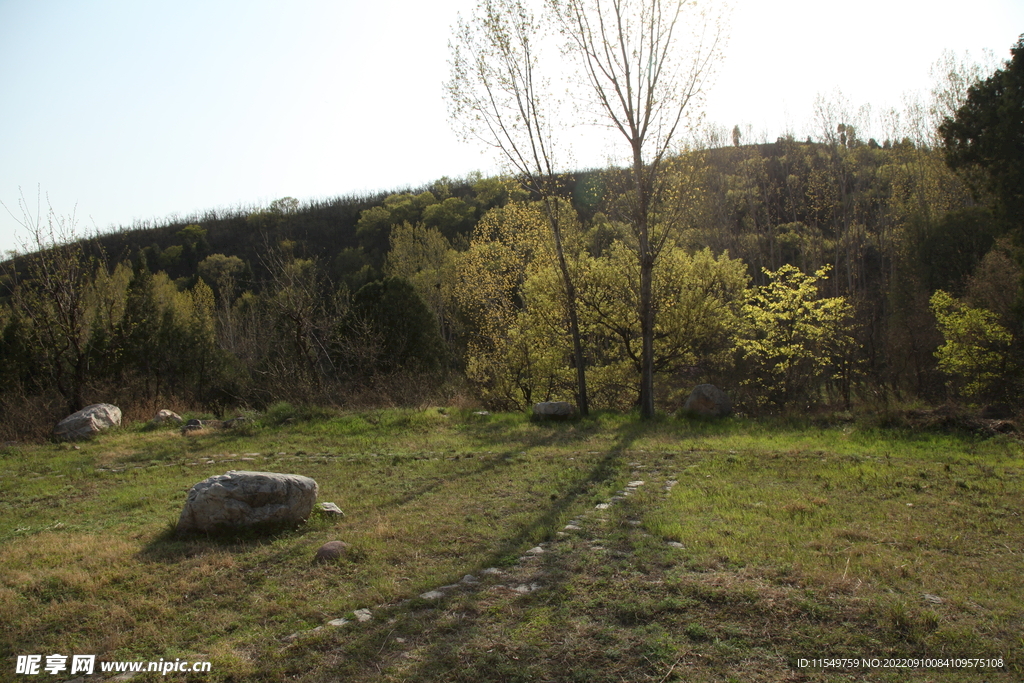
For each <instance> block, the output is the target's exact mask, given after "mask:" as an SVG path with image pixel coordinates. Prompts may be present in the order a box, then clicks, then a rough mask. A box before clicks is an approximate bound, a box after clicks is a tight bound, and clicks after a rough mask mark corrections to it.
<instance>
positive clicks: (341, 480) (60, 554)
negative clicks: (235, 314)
mask: <svg viewBox="0 0 1024 683" xmlns="http://www.w3.org/2000/svg"><path fill="white" fill-rule="evenodd" d="M275 410H276V412H274V413H273V414H272V415H269V416H268V419H267V420H266V422H265V424H262V425H261V424H258V423H257V424H254V425H252V426H251V427H249V428H247V429H243V430H240V431H237V432H228V431H219V430H218V431H211V432H210V433H208V434H203V435H201V436H199V437H197V438H184V437H182V436H181V435H180V434H179V433H178V432H177V431H175V430H170V429H168V430H141V429H134V428H132V427H130V426H129V427H128V428H126V429H123V430H121V431H120V432H119V433H114V434H110V435H108V436H105V437H103V438H101V439H100V440H97V441H93V442H87V443H84V444H81V445H80V447H79V448H78V449H75V448H74V447H73V446H68V445H45V446H38V447H19V448H13V449H12V448H8V449H6V450H4V451H0V509H2V510H3V512H4V515H3V516H0V619H2V621H3V623H5V624H8V625H10V627H9V628H6V629H5V630H4V635H3V636H2V637H0V651H2V658H3V659H4V660H5V661H8V662H12V661H13V658H14V657H15V655H18V654H30V653H43V652H46V653H51V652H64V653H66V654H71V653H77V654H99V655H100V656H101V658H103V659H147V660H148V659H159V658H161V657H164V658H172V659H173V658H175V657H181V658H191V659H203V660H208V661H211V662H213V672H212V673H211V674H208V675H204V678H203V680H210V681H218V680H222V681H228V680H257V681H258V680H266V681H277V680H282V679H285V678H288V679H290V680H299V681H310V682H320V681H333V680H346V681H349V680H351V681H408V680H416V681H431V680H436V681H467V682H468V681H474V682H476V681H527V680H530V681H543V680H546V681H588V682H589V681H597V682H600V681H621V680H629V681H660V682H662V683H667V682H668V681H722V680H735V681H802V680H807V681H811V680H815V681H816V680H850V679H856V680H879V681H883V680H909V681H961V680H962V681H973V680H979V678H978V672H976V671H966V670H960V671H949V670H938V669H929V670H923V669H922V670H903V671H882V670H865V669H861V670H847V671H843V672H829V671H824V670H820V669H809V668H800V667H798V666H797V661H798V659H799V658H801V657H806V658H815V657H826V656H828V657H839V656H857V657H886V656H901V657H902V656H905V657H914V656H928V657H937V656H945V655H956V656H971V657H982V656H999V657H1002V658H1003V659H1004V662H1005V666H1004V668H1003V669H999V670H988V671H986V672H985V680H991V681H1011V680H1019V678H1020V676H1021V673H1022V666H1024V656H1022V650H1024V642H1022V641H1021V638H1020V630H1019V625H1020V623H1021V617H1022V609H1021V605H1022V604H1024V594H1022V589H1021V588H1020V582H1019V577H1020V576H1021V574H1022V570H1024V563H1022V554H1021V549H1022V547H1024V532H1022V528H1021V524H1020V500H1021V494H1022V493H1024V484H1022V476H1024V468H1022V467H1021V451H1020V446H1019V444H1018V443H1016V442H1014V441H1011V440H1008V439H1003V438H999V437H997V438H995V439H976V438H963V437H955V436H936V435H928V434H913V433H895V432H886V431H871V430H859V429H857V428H855V427H852V428H851V427H850V426H849V425H847V426H846V427H845V428H840V429H834V430H832V429H816V428H815V429H800V428H778V427H772V426H770V425H763V424H759V423H755V422H744V421H732V422H726V423H720V424H701V423H694V424H690V423H685V422H684V423H679V422H675V421H661V422H656V423H653V424H647V425H643V424H639V423H637V422H636V421H634V420H632V419H630V418H623V417H618V416H611V415H599V416H597V417H595V418H594V419H593V420H589V421H583V422H577V423H567V424H559V425H544V424H532V423H529V422H528V421H526V420H525V419H524V418H523V417H522V416H509V415H494V416H490V417H486V418H480V417H478V416H474V415H472V413H471V412H468V411H463V412H459V411H454V410H445V409H430V410H424V411H380V410H377V411H368V412H363V413H359V414H346V415H339V416H333V417H332V416H331V415H329V414H326V413H324V412H322V411H319V412H318V411H312V412H303V411H298V410H295V409H286V408H284V407H278V408H276V409H275ZM288 420H294V421H292V422H287V421H288ZM286 422H287V424H286ZM274 425H282V426H274ZM228 469H258V470H275V471H284V472H296V473H301V474H307V475H309V476H312V477H314V478H315V479H316V480H317V481H318V483H319V484H320V489H321V496H320V497H321V499H322V500H333V501H335V502H337V503H338V504H339V505H340V506H341V507H342V508H343V509H344V510H345V511H346V513H347V516H346V517H345V518H344V519H343V520H342V521H341V522H338V523H334V522H331V521H327V520H325V519H321V518H316V519H313V520H311V521H310V522H309V523H307V524H306V525H305V526H304V527H302V528H300V529H297V530H293V531H285V532H280V533H277V534H275V535H271V536H256V535H251V536H247V537H242V538H236V539H223V538H222V539H216V538H190V539H177V538H175V537H174V536H173V535H171V534H170V533H169V527H170V525H171V524H172V523H173V521H174V520H175V519H176V516H177V513H178V511H179V510H180V507H181V504H182V502H183V500H184V495H185V491H186V490H187V488H188V487H189V486H190V485H191V484H193V483H195V482H196V481H199V480H201V479H203V478H205V477H207V476H210V475H212V474H220V473H223V472H224V471H226V470H228ZM631 480H644V481H645V482H646V483H645V484H644V485H643V486H641V487H638V488H636V489H635V492H634V493H632V494H631V495H629V496H625V497H623V498H622V499H620V500H617V502H615V503H614V504H613V505H612V506H611V507H609V508H608V509H606V510H597V509H595V505H597V504H598V503H603V502H608V501H609V500H612V499H613V497H615V496H616V494H617V492H619V491H621V490H622V489H623V487H624V486H625V485H626V483H627V482H629V481H631ZM672 481H677V482H678V483H677V484H675V486H674V487H671V489H670V490H666V488H667V485H668V484H669V483H670V482H672ZM908 504H909V505H908ZM569 521H578V522H579V524H578V526H580V527H581V528H580V529H579V530H577V531H564V530H563V527H565V525H566V524H568V523H569ZM334 539H341V540H345V541H346V542H348V543H349V544H350V551H349V553H348V555H347V556H346V557H345V558H344V559H343V560H341V561H339V562H338V563H337V564H329V565H314V564H312V562H311V559H312V556H313V553H314V551H315V550H316V548H317V547H318V546H319V545H320V544H322V543H323V542H326V541H328V540H334ZM670 541H671V542H674V543H676V544H677V545H679V544H681V545H683V546H684V547H683V548H678V547H674V546H671V545H669V542H670ZM538 543H544V544H545V548H546V552H545V553H543V554H540V555H524V552H525V551H526V550H527V549H528V548H531V547H533V546H535V545H536V544H538ZM523 557H527V558H529V559H525V560H524V559H520V558H523ZM485 567H497V568H499V569H501V571H502V572H503V574H501V575H498V576H492V577H490V578H487V577H485V576H484V575H483V574H481V570H482V569H483V568H485ZM467 573H468V574H475V575H476V576H478V577H479V578H480V579H481V583H480V584H479V585H478V586H475V587H473V588H472V589H468V588H467V589H458V590H454V589H452V590H449V591H447V592H446V596H447V597H445V598H444V599H443V600H440V601H430V600H421V599H419V598H417V597H416V596H418V595H419V594H420V593H423V592H424V591H427V590H431V589H434V588H437V587H439V586H443V585H446V584H452V583H455V582H457V581H459V579H460V578H461V577H462V576H463V575H465V574H467ZM534 584H536V586H538V587H539V588H538V589H537V590H526V591H525V592H523V591H519V590H516V588H517V587H523V586H532V585H534ZM926 596H931V597H926ZM935 598H938V599H939V600H940V602H935V601H934V599H935ZM360 608H370V609H371V610H372V612H373V619H372V620H371V621H370V622H367V623H365V624H353V625H349V626H346V627H342V628H322V629H319V630H318V627H320V626H323V625H324V624H325V623H326V622H327V621H329V620H331V619H336V618H339V617H346V616H347V617H348V618H350V619H352V618H353V617H352V613H353V611H354V610H357V609H360ZM294 633H299V634H301V635H299V636H298V637H296V638H294V639H290V638H288V636H290V635H291V634H294ZM5 675H6V674H5ZM2 677H3V676H0V678H2ZM139 680H144V679H139ZM154 680H155V679H154ZM161 680H173V676H168V677H166V678H161Z"/></svg>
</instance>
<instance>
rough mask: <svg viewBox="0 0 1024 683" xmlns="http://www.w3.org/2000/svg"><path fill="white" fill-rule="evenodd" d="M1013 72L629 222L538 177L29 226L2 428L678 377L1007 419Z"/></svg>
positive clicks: (1017, 281) (587, 176) (671, 175)
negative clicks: (947, 107)
mask: <svg viewBox="0 0 1024 683" xmlns="http://www.w3.org/2000/svg"><path fill="white" fill-rule="evenodd" d="M570 18H571V17H570ZM1022 60H1024V47H1022V44H1021V43H1018V45H1017V46H1015V48H1014V51H1013V59H1012V60H1011V61H1010V62H1008V63H1006V64H1005V65H1003V66H1002V68H999V69H997V70H996V71H995V73H993V74H992V75H990V76H988V77H987V78H981V79H977V80H976V81H975V82H974V84H973V85H972V87H971V88H970V89H969V91H968V90H966V89H965V92H964V93H963V96H962V97H961V98H960V100H958V104H957V106H956V107H955V108H954V109H953V110H952V111H951V113H950V115H948V116H945V117H944V118H942V119H941V121H940V122H939V123H940V125H939V126H937V127H932V128H931V129H929V128H928V127H927V126H922V125H920V122H919V121H918V122H916V125H909V124H906V123H904V124H903V125H901V126H895V125H894V126H893V128H892V135H891V137H889V138H888V139H883V140H882V142H881V143H879V142H878V141H876V140H874V139H868V140H866V141H865V140H863V139H861V137H860V133H859V129H860V128H861V126H859V125H857V124H854V123H850V120H851V119H850V118H846V117H845V116H843V112H832V113H831V115H830V112H829V108H828V107H827V106H822V108H821V111H820V112H819V113H820V114H821V116H820V118H821V121H822V130H821V132H820V134H819V136H818V139H816V140H812V139H808V140H806V141H799V140H795V139H793V138H792V137H788V136H787V137H783V138H780V139H778V140H777V141H776V142H774V143H759V144H743V140H742V131H740V130H739V129H738V128H736V129H734V130H733V135H732V136H731V140H730V139H729V138H730V136H728V135H727V134H723V133H715V134H712V135H709V136H708V139H707V140H705V144H702V145H694V144H691V145H690V146H689V147H688V148H686V149H678V148H672V149H668V148H666V151H665V153H664V154H662V155H661V156H660V157H658V159H657V164H658V176H657V187H656V188H654V189H653V190H652V191H651V192H650V194H649V195H648V196H647V199H646V200H644V199H643V197H639V196H638V195H637V194H636V191H637V190H636V188H637V185H636V178H637V174H638V173H646V172H647V169H648V166H649V165H650V164H651V159H641V160H640V163H639V164H638V165H637V164H631V165H626V166H622V167H617V168H608V169H603V170H594V171H588V172H578V173H565V172H560V171H558V170H557V169H556V168H555V167H554V166H545V165H544V163H545V162H544V158H543V156H539V157H537V158H536V159H534V160H533V161H532V162H529V163H528V164H527V165H526V166H525V167H524V169H522V170H520V171H519V172H518V173H516V174H515V175H513V176H510V177H504V178H502V177H494V178H484V177H481V176H473V177H470V178H466V179H460V180H451V179H447V178H445V179H441V180H439V181H437V182H435V183H433V184H432V185H431V186H429V187H424V188H418V189H415V190H408V191H401V192H393V193H390V194H388V193H381V194H380V195H378V196H372V197H362V198H342V199H337V200H332V201H320V202H311V203H308V204H306V205H300V204H299V202H297V201H295V200H293V199H290V198H285V199H282V200H278V201H277V202H274V203H273V204H271V206H269V207H266V208H260V209H252V210H248V211H244V212H238V213H236V214H233V215H209V216H204V217H198V218H197V220H194V221H188V222H184V223H185V224H182V222H177V223H169V224H168V225H164V226H158V227H151V228H147V229H142V230H133V231H123V232H121V233H117V234H113V235H103V236H98V237H96V238H92V239H88V240H82V239H78V238H77V237H78V236H77V235H76V234H75V231H74V226H73V225H72V224H71V223H70V219H66V218H63V217H60V216H57V215H55V214H53V213H52V212H50V213H45V214H43V215H39V214H38V213H37V214H35V215H32V214H29V213H28V212H26V213H25V218H24V223H25V225H26V226H27V227H29V228H30V229H31V234H32V235H33V239H34V240H35V241H34V243H33V245H32V246H33V247H34V249H31V250H27V251H30V253H25V254H22V255H20V256H18V257H16V258H13V259H11V260H9V261H8V262H6V263H5V264H4V265H3V275H2V279H0V332H2V334H0V402H2V405H3V408H4V410H3V412H4V413H5V414H6V415H8V416H11V417H10V418H9V420H10V424H9V425H8V426H6V427H4V429H6V430H7V433H8V434H10V435H17V434H27V433H41V429H42V428H41V427H40V426H39V425H40V424H41V423H42V422H43V420H41V419H40V416H45V418H46V420H45V421H46V422H49V420H50V419H52V418H54V417H60V416H61V413H64V412H66V411H70V410H73V409H76V408H78V407H82V406H83V405H86V404H88V403H92V402H96V401H100V400H104V401H113V402H118V403H120V404H122V405H136V406H144V407H145V410H147V411H148V410H151V409H152V408H154V407H157V405H158V404H160V403H162V402H173V403H175V404H176V405H190V406H196V407H202V408H205V409H209V410H217V411H222V410H226V409H227V408H229V407H236V406H249V407H255V408H259V407H262V406H265V405H267V404H269V403H271V402H273V401H276V400H290V401H296V402H309V403H334V404H339V405H346V404H352V403H354V402H363V403H367V402H369V403H408V402H413V403H415V402H417V401H422V400H428V399H430V400H438V399H439V398H440V399H444V398H451V396H453V395H455V394H458V393H469V394H472V395H473V396H474V397H476V398H477V399H478V400H480V401H482V402H484V403H485V404H487V405H490V406H493V407H496V408H505V409H524V408H526V407H527V406H529V405H530V404H531V403H532V402H535V401H539V400H548V399H561V400H570V401H574V402H577V404H579V402H580V399H581V397H584V396H585V398H586V401H587V404H589V407H592V408H615V409H630V408H633V407H637V406H639V407H641V408H642V406H643V405H644V402H645V401H647V400H648V398H649V399H650V400H651V401H653V402H654V405H658V406H660V407H662V408H671V407H672V406H674V405H677V404H678V403H679V402H680V401H681V399H682V398H683V397H684V396H685V393H686V392H687V391H688V390H689V389H690V388H691V387H692V386H693V384H695V383H699V382H704V381H711V382H714V383H716V384H719V385H720V386H722V387H724V388H726V389H727V390H729V391H730V392H732V393H733V394H734V395H735V396H736V398H737V401H738V402H739V403H740V404H741V405H742V406H744V407H745V408H746V409H747V410H749V411H754V412H756V411H763V410H779V409H785V408H787V407H793V406H797V407H801V408H805V407H807V406H811V405H815V404H839V405H850V404H851V403H852V402H855V401H858V400H877V399H878V398H879V397H883V398H895V399H899V400H907V399H924V400H928V401H941V400H947V399H957V400H964V401H968V402H976V403H986V402H1012V401H1015V400H1017V399H1019V397H1020V393H1021V389H1022V383H1021V364H1020V358H1021V353H1020V351H1021V339H1022V337H1024V310H1022V299H1021V273H1022V270H1021V262H1022V258H1021V238H1022V236H1024V230H1022V224H1021V215H1022V213H1021V203H1020V202H1021V200H1020V188H1021V187H1022V184H1021V183H1018V182H1016V181H1015V180H1014V179H1015V178H1017V179H1019V173H1020V159H1022V158H1024V154H1018V155H1016V156H1014V154H1015V152H1014V150H1020V149H1022V148H1021V147H1020V145H1021V144H1022V142H1021V141H1022V139H1024V134H1022V132H1021V131H1020V130H1019V126H1020V122H1019V121H1016V122H1015V120H1014V119H1013V117H1012V116H1010V117H1009V118H1008V123H1007V122H1006V121H1004V119H1006V118H1007V117H1006V116H1002V117H1001V115H1000V112H1001V111H1007V110H1008V111H1010V112H1011V113H1012V111H1013V109H1012V107H1010V108H1009V109H1007V107H1008V105H1007V103H1006V102H1004V99H1006V98H1007V97H1017V98H1019V93H1020V92H1022V90H1021V89H1020V87H1019V85H1018V86H1016V89H1015V88H1014V87H1013V86H1014V84H1019V83H1020V80H1021V71H1022V64H1021V63H1022ZM1007 93H1010V94H1009V95H1008V94H1007ZM1015 93H1016V94H1015ZM1011 104H1012V102H1011ZM1017 106H1018V109H1017V110H1016V111H1018V112H1019V111H1020V102H1019V101H1018V102H1017ZM993 112H994V113H993ZM1017 118H1018V119H1019V117H1017ZM911 123H914V122H911ZM1015 125H1016V126H1017V127H1018V128H1014V127H1013V126H1015ZM922 131H923V132H922ZM993 140H995V142H993ZM1014 145H1016V147H1015V146H1014ZM1005 150H1008V151H1005ZM1000 155H1001V156H1000ZM1014 174H1018V175H1014ZM652 187H653V186H652ZM655 190H656V191H655ZM644 201H647V203H648V206H647V210H646V217H645V218H643V220H644V221H645V224H644V231H639V230H638V228H637V220H638V218H637V216H638V214H637V211H638V209H637V203H638V202H640V203H643V202H644ZM643 232H645V233H646V237H645V236H644V234H642V233H643ZM644 239H646V242H647V245H648V246H647V249H648V251H650V250H652V248H653V250H654V252H653V253H655V255H656V259H654V261H653V263H651V260H650V258H647V260H646V263H647V265H646V266H645V265H644V264H645V257H644V253H645V251H644V249H645V248H644V247H643V245H642V243H643V241H644ZM645 270H647V271H648V274H647V276H644V275H643V273H644V271H645ZM645 316H646V317H645ZM573 319H575V321H573ZM648 365H649V374H650V377H651V379H652V381H651V382H650V383H648V384H645V381H644V377H645V367H647V366H648ZM581 376H582V377H585V380H584V381H585V384H582V385H581V380H580V378H581ZM581 394H582V396H581ZM19 416H20V417H19Z"/></svg>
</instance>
